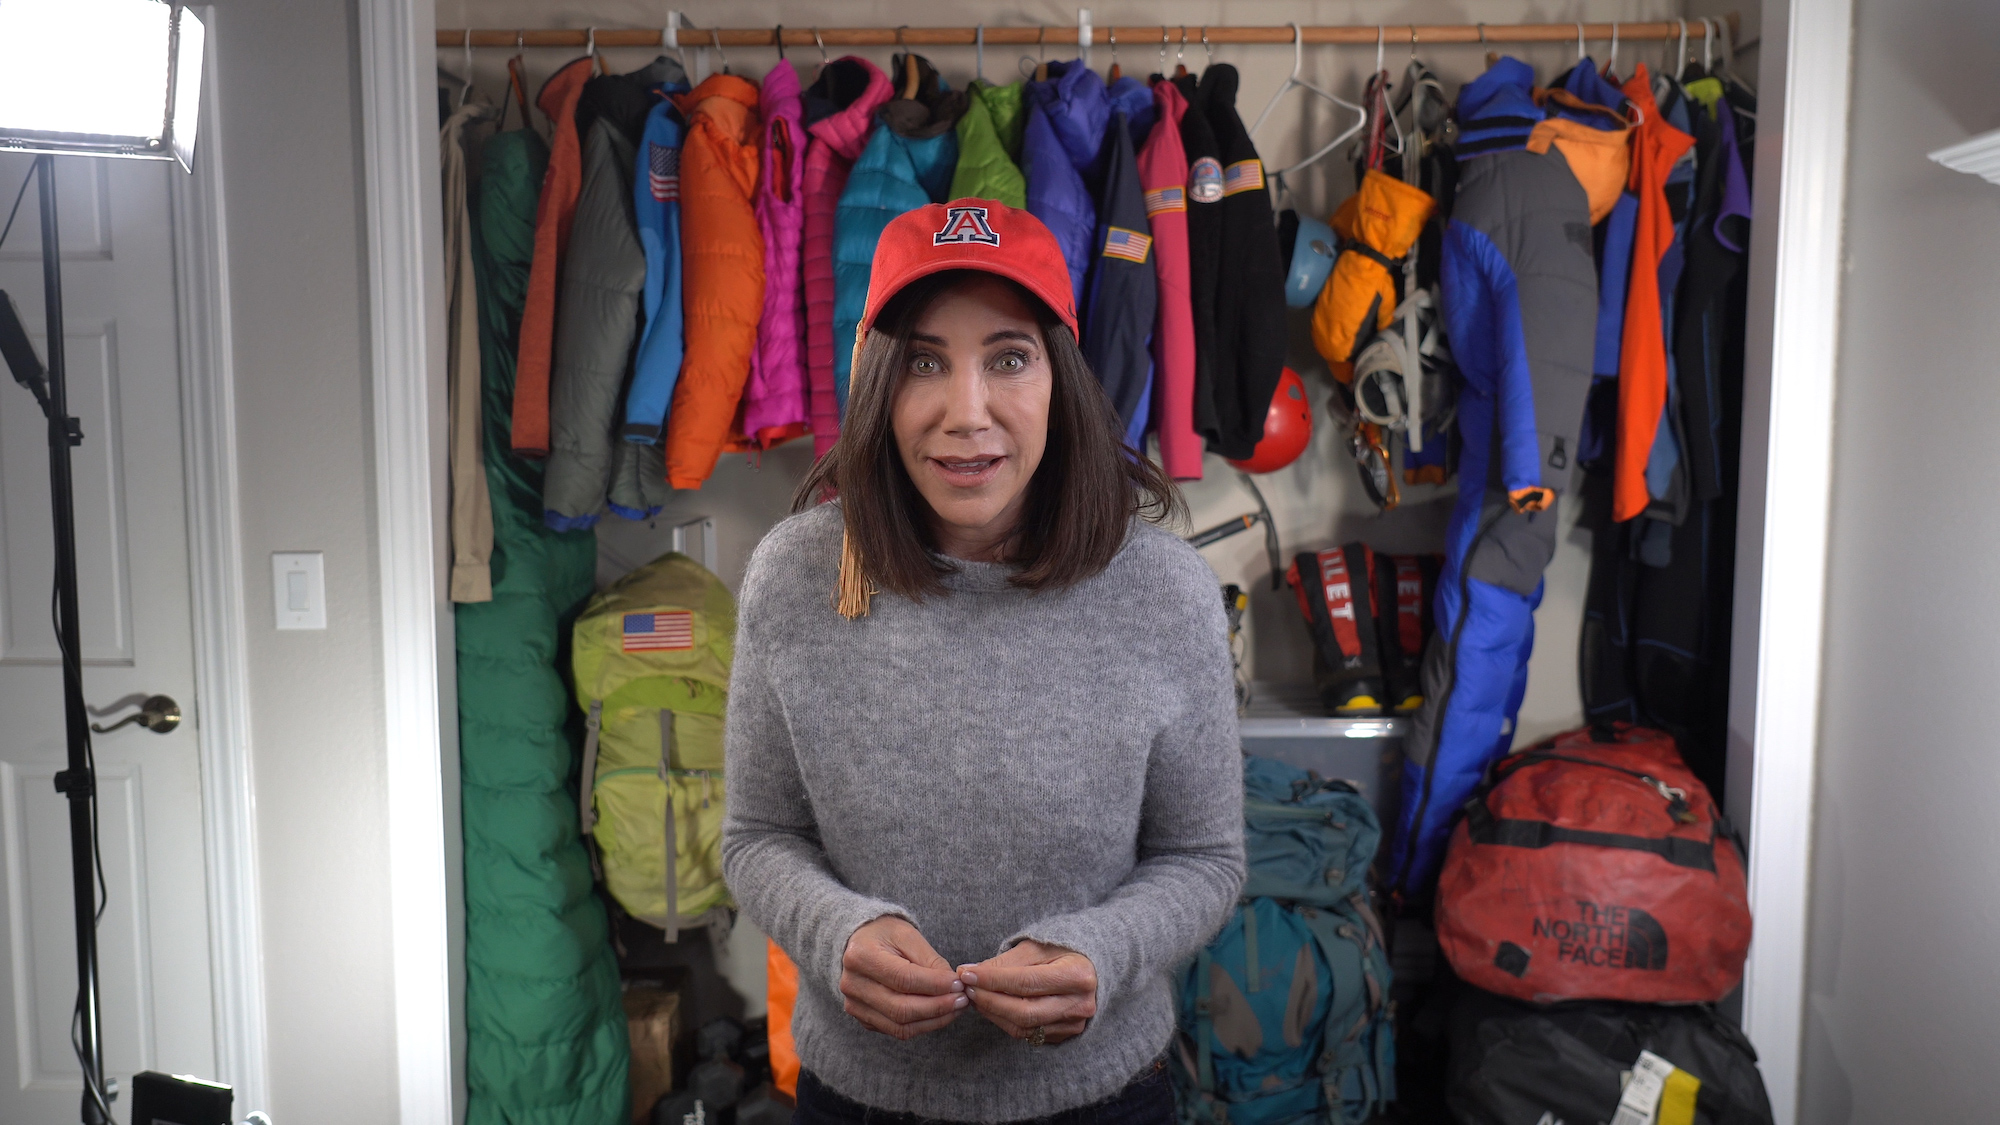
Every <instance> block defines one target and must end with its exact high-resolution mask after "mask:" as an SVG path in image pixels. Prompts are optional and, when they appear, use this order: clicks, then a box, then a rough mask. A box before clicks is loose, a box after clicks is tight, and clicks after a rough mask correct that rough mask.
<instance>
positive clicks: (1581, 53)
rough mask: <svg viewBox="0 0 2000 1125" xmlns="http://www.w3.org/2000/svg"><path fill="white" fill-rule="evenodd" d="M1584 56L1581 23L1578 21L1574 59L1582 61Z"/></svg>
mask: <svg viewBox="0 0 2000 1125" xmlns="http://www.w3.org/2000/svg"><path fill="white" fill-rule="evenodd" d="M1585 57H1586V56H1585V54H1584V50H1583V24H1581V23H1578V24H1577V25H1576V61H1578V62H1582V61H1583V60H1584V58H1585Z"/></svg>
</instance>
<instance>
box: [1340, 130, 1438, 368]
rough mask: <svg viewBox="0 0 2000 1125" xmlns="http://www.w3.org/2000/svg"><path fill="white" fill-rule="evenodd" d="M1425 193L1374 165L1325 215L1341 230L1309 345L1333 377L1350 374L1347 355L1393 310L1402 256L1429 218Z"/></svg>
mask: <svg viewBox="0 0 2000 1125" xmlns="http://www.w3.org/2000/svg"><path fill="white" fill-rule="evenodd" d="M1434 206H1436V204H1435V203H1433V202H1432V200H1431V197H1430V193H1429V192H1427V191H1425V190H1423V189H1422V188H1419V187H1414V186H1412V185H1410V184H1406V183H1404V182H1403V181H1401V180H1399V179H1396V178H1395V177H1393V176H1389V175H1385V174H1383V173H1382V172H1380V171H1378V170H1376V169H1373V168H1371V169H1369V170H1368V174H1367V175H1366V176H1364V177H1362V180H1361V190H1360V191H1357V192H1355V193H1354V194H1353V195H1350V196H1348V197H1347V202H1345V203H1342V204H1341V205H1340V210H1338V211H1336V212H1334V215H1333V218H1332V219H1330V220H1328V223H1329V225H1331V226H1332V227H1333V233H1334V234H1336V235H1339V236H1340V258H1339V259H1338V260H1337V261H1335V262H1334V263H1333V274H1332V276H1330V277H1328V278H1327V280H1326V287H1325V288H1323V289H1321V290H1320V291H1319V300H1318V301H1317V302H1315V303H1314V305H1313V322H1312V331H1313V346H1314V347H1316V348H1318V349H1319V354H1321V355H1323V356H1325V357H1326V362H1327V366H1328V367H1330V368H1331V369H1332V370H1333V377H1334V378H1336V379H1338V380H1340V381H1341V382H1343V383H1351V382H1353V381H1354V358H1355V356H1357V355H1359V354H1360V352H1361V347H1362V345H1364V344H1365V343H1366V342H1367V341H1368V339H1369V337H1371V336H1373V335H1374V334H1375V330H1376V329H1378V328H1382V327H1385V326H1387V325H1388V323H1389V320H1390V318H1391V317H1392V316H1393V315H1394V314H1395V312H1396V280H1397V275H1398V274H1399V273H1400V272H1401V271H1402V257H1403V256H1404V255H1405V254H1408V253H1409V252H1410V247H1411V246H1412V245H1414V244H1415V243H1416V241H1417V236H1418V235H1419V234H1421V233H1423V229H1424V221H1425V220H1427V219H1429V218H1430V217H1431V208H1432V207H1434Z"/></svg>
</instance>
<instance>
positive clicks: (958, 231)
mask: <svg viewBox="0 0 2000 1125" xmlns="http://www.w3.org/2000/svg"><path fill="white" fill-rule="evenodd" d="M947 242H983V243H985V244H986V245H988V246H998V245H1000V236H999V235H997V234H994V233H993V228H992V226H990V225H989V224H988V223H987V222H986V208H984V207H953V208H952V209H951V211H950V212H949V213H948V214H947V215H946V217H945V221H944V229H943V230H941V231H939V232H937V233H936V234H934V235H932V236H931V245H933V246H943V245H944V244H945V243H947Z"/></svg>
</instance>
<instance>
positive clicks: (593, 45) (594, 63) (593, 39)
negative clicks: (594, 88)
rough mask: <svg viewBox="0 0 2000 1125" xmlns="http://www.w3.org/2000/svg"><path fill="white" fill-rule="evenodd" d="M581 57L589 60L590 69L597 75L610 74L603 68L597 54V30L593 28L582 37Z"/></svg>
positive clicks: (602, 63) (601, 60)
mask: <svg viewBox="0 0 2000 1125" xmlns="http://www.w3.org/2000/svg"><path fill="white" fill-rule="evenodd" d="M583 55H584V57H585V58H587V59H589V60H590V67H591V70H592V71H593V72H595V73H597V74H609V73H611V72H610V71H608V70H606V69H605V68H604V60H603V59H602V58H600V57H599V56H598V54H597V29H596V28H594V27H593V28H591V29H590V32H589V33H588V34H587V35H585V36H584V40H583Z"/></svg>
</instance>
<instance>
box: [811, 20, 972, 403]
mask: <svg viewBox="0 0 2000 1125" xmlns="http://www.w3.org/2000/svg"><path fill="white" fill-rule="evenodd" d="M916 64H917V91H916V94H917V96H916V97H915V98H901V97H899V98H896V99H895V100H893V101H891V102H889V103H888V104H887V105H885V106H883V107H882V110H881V112H880V113H879V114H877V116H876V125H875V132H874V133H873V134H872V135H870V136H869V138H868V147H867V148H866V149H864V150H863V151H862V153H861V159H859V160H857V161H855V162H854V171H853V173H852V174H851V175H849V176H848V178H847V188H846V189H845V190H844V191H842V192H841V193H840V208H839V210H838V211H837V212H836V213H835V215H834V220H833V364H834V367H833V386H834V395H835V397H836V398H837V399H838V400H839V402H840V412H841V415H842V416H843V417H845V416H846V414H847V380H848V378H849V377H850V376H851V375H852V374H853V368H854V330H855V328H856V327H857V326H858V325H860V323H861V311H862V308H863V306H864V305H866V304H867V302H868V273H869V270H870V268H871V267H872V266H873V264H874V261H875V243H876V242H877V241H879V240H880V239H881V237H882V228H884V227H886V226H888V225H889V221H890V220H891V219H894V218H895V217H896V216H898V215H900V214H902V213H903V212H905V211H914V210H916V209H917V208H919V207H922V206H924V205H925V204H928V203H943V202H944V201H945V199H946V193H947V192H948V191H949V190H950V188H951V177H952V173H953V172H954V171H956V170H957V168H958V134H957V133H956V132H954V131H953V127H954V126H956V125H957V124H958V119H959V116H960V115H961V114H963V113H964V112H965V95H964V94H963V93H962V92H956V91H953V90H950V89H948V88H947V87H946V86H945V85H944V83H943V82H942V81H940V80H939V78H938V73H937V70H936V69H935V68H934V67H932V66H931V64H930V62H929V61H928V60H926V59H924V58H923V57H922V56H917V58H916ZM905 73H906V71H905V68H904V61H903V56H902V55H897V56H896V58H895V60H894V62H893V64H892V65H891V67H890V75H891V80H892V81H894V80H898V79H899V78H900V76H903V75H904V74H905Z"/></svg>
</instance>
